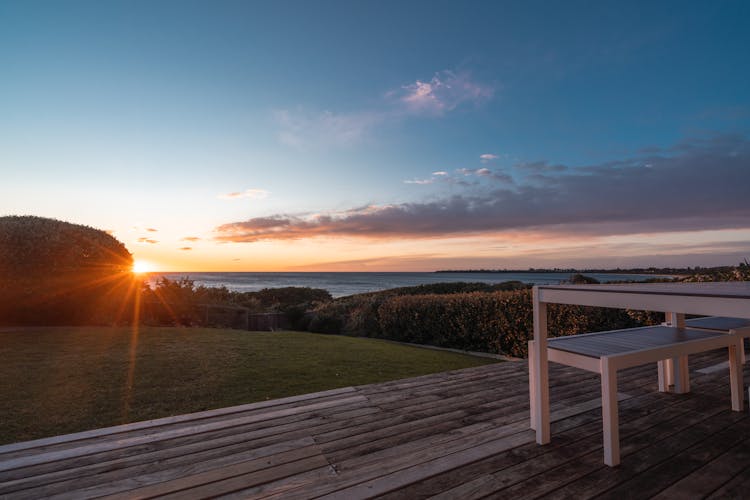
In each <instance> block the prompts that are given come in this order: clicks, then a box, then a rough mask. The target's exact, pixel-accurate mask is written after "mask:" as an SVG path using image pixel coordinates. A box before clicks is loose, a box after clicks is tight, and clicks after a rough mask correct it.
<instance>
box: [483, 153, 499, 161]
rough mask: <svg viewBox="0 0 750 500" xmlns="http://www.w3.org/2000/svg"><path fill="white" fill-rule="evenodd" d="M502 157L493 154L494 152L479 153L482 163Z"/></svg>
mask: <svg viewBox="0 0 750 500" xmlns="http://www.w3.org/2000/svg"><path fill="white" fill-rule="evenodd" d="M499 158H500V157H499V156H498V155H495V154H492V153H485V154H483V155H479V161H481V162H482V163H489V162H491V161H495V160H497V159H499Z"/></svg>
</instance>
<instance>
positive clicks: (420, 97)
mask: <svg viewBox="0 0 750 500" xmlns="http://www.w3.org/2000/svg"><path fill="white" fill-rule="evenodd" d="M494 92H495V90H494V88H492V87H491V86H489V85H485V84H481V83H478V82H476V81H474V80H472V78H471V76H470V75H469V73H467V72H458V73H455V72H453V71H448V70H446V71H440V72H438V73H435V76H433V77H432V79H431V80H430V81H428V82H423V81H421V80H417V81H416V82H414V83H410V84H408V85H404V86H403V87H402V88H401V91H399V92H392V93H390V95H397V96H398V98H399V100H400V102H401V103H402V104H403V105H404V106H405V107H406V109H407V110H408V111H409V112H410V113H413V114H428V115H435V116H439V115H442V114H444V113H446V112H448V111H452V110H454V109H456V108H457V107H459V106H461V105H463V104H473V105H478V104H481V103H483V102H485V101H487V100H489V99H491V98H492V96H493V94H494Z"/></svg>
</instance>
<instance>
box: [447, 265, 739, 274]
mask: <svg viewBox="0 0 750 500" xmlns="http://www.w3.org/2000/svg"><path fill="white" fill-rule="evenodd" d="M729 267H731V266H722V267H699V266H698V267H641V268H632V269H620V268H619V267H618V268H616V269H576V268H560V267H554V268H536V267H530V268H528V269H441V270H438V271H435V272H436V273H500V274H502V273H508V274H510V273H569V274H585V273H596V274H654V275H673V276H686V275H691V274H695V273H698V272H701V273H704V272H710V271H719V270H724V269H728V268H729Z"/></svg>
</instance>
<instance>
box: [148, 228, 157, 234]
mask: <svg viewBox="0 0 750 500" xmlns="http://www.w3.org/2000/svg"><path fill="white" fill-rule="evenodd" d="M146 231H148V232H149V233H155V232H157V231H158V229H154V228H153V227H147V228H146Z"/></svg>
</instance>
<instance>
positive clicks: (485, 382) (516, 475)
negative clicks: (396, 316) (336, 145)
mask: <svg viewBox="0 0 750 500" xmlns="http://www.w3.org/2000/svg"><path fill="white" fill-rule="evenodd" d="M725 360H726V356H725V354H724V353H723V352H722V353H707V354H703V355H700V356H695V357H694V358H691V363H690V368H691V379H692V391H693V392H692V393H691V394H687V395H673V394H663V393H658V392H657V390H656V388H657V377H656V368H655V366H646V367H639V368H633V369H629V370H624V371H623V372H621V376H620V385H619V392H620V429H621V431H620V433H621V449H622V465H620V466H619V467H616V468H609V467H606V466H604V465H603V463H602V433H601V412H600V407H599V405H600V401H599V390H600V385H599V380H598V376H596V375H594V374H591V373H587V372H584V371H581V370H577V369H575V368H568V367H562V366H559V365H554V364H552V365H551V366H552V368H551V372H550V381H551V389H550V393H551V402H552V420H553V424H552V443H551V444H550V445H547V446H538V445H536V444H535V442H534V432H533V431H531V430H529V427H528V425H529V415H528V413H529V404H528V378H527V366H526V363H525V362H507V363H500V364H496V365H488V366H484V367H479V368H471V369H467V370H460V371H454V372H446V373H439V374H435V375H429V376H424V377H418V378H413V379H406V380H399V381H394V382H388V383H383V384H374V385H367V386H361V387H350V388H345V389H337V390H333V391H327V392H321V393H316V394H307V395H304V396H298V397H293V398H286V399H280V400H275V401H268V402H263V403H256V404H251V405H245V406H241V407H234V408H224V409H221V410H215V411H208V412H202V413H196V414H191V415H181V416H176V417H170V418H165V419H160V420H154V421H149V422H141V423H137V424H130V425H126V426H120V427H114V428H108V429H98V430H94V431H89V432H84V433H79V434H73V435H67V436H58V437H55V438H49V439H42V440H38V441H32V442H27V443H17V444H13V445H7V446H3V447H0V498H6V497H7V498H42V497H55V498H74V499H83V498H95V497H101V496H111V497H114V498H150V497H155V496H166V497H169V498H191V499H192V498H200V497H208V496H211V497H213V496H221V495H226V496H227V497H238V498H247V497H251V498H260V497H270V498H285V499H286V498H292V499H294V498H313V497H319V496H328V497H330V498H341V499H354V498H366V497H375V496H381V497H383V498H391V499H397V498H398V499H413V498H425V497H437V498H460V499H469V498H482V497H502V498H514V499H519V498H536V497H540V496H543V497H546V498H575V499H578V498H590V497H595V496H604V497H606V498H617V499H620V498H650V497H657V498H702V497H709V498H748V497H750V413H748V411H747V403H745V411H744V412H742V413H735V412H731V411H730V410H729V407H730V398H729V396H730V395H729V380H728V370H727V368H726V367H725V366H724V367H722V366H718V367H717V366H716V365H717V364H718V363H721V362H724V361H725ZM749 382H750V368H749V367H748V366H746V367H745V384H746V385H748V383H749Z"/></svg>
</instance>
